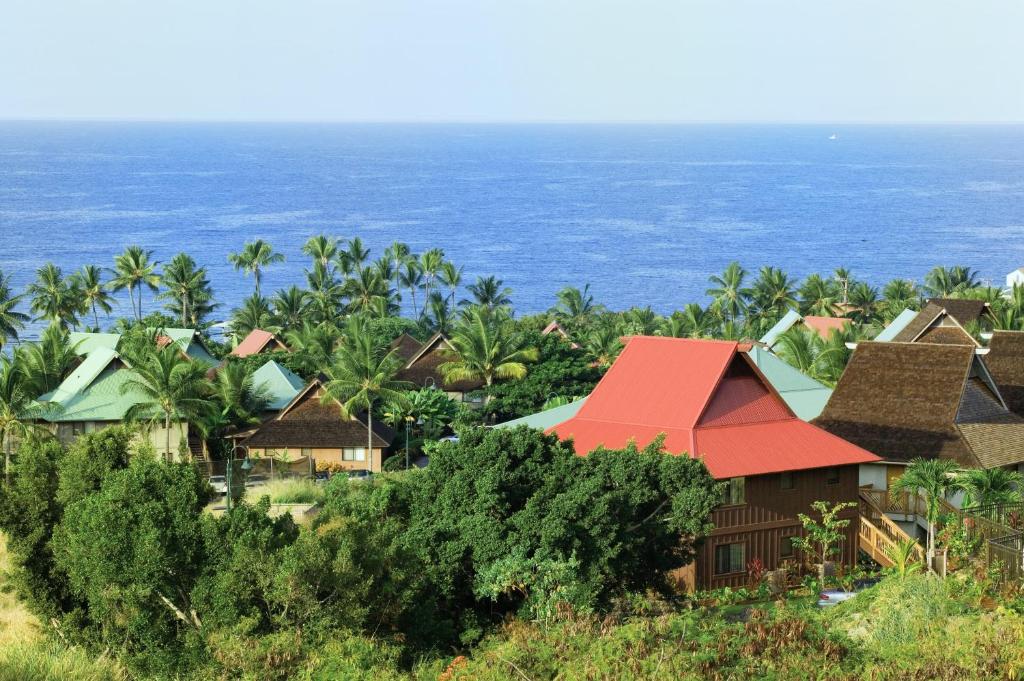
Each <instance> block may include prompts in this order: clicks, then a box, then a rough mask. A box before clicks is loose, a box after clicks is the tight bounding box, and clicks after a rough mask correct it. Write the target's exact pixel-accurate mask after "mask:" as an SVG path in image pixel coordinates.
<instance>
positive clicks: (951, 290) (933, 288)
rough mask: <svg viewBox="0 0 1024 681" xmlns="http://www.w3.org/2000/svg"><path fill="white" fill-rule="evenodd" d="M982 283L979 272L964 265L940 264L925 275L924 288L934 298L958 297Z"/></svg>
mask: <svg viewBox="0 0 1024 681" xmlns="http://www.w3.org/2000/svg"><path fill="white" fill-rule="evenodd" d="M980 285H981V282H979V281H978V273H977V272H976V271H974V270H972V269H971V268H970V267H966V266H964V265H954V266H953V267H942V266H938V267H935V268H933V269H932V270H931V271H930V272H928V274H926V275H925V277H924V290H925V292H926V293H927V294H928V296H929V297H932V298H950V297H956V296H959V295H962V294H963V293H965V292H967V291H969V290H970V289H973V288H977V287H978V286H980Z"/></svg>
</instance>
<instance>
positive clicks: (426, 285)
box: [420, 248, 444, 298]
mask: <svg viewBox="0 0 1024 681" xmlns="http://www.w3.org/2000/svg"><path fill="white" fill-rule="evenodd" d="M442 267H444V251H442V250H441V249H440V248H431V249H430V250H429V251H424V252H423V253H421V254H420V269H421V270H422V271H423V297H424V298H429V297H430V293H431V292H432V291H433V290H434V282H435V281H436V280H437V276H438V274H440V272H441V268H442Z"/></svg>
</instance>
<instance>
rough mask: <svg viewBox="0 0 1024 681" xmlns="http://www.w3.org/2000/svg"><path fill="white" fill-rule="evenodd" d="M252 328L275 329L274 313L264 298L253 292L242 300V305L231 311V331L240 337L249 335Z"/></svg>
mask: <svg viewBox="0 0 1024 681" xmlns="http://www.w3.org/2000/svg"><path fill="white" fill-rule="evenodd" d="M253 329H263V330H264V331H277V330H278V328H277V327H276V326H275V324H274V313H273V312H272V311H271V310H270V304H269V303H268V302H267V299H266V298H261V297H260V295H259V294H258V293H254V294H252V295H251V296H249V297H248V298H246V299H245V300H243V301H242V306H241V307H238V308H235V309H234V310H232V311H231V333H233V334H235V335H236V336H238V337H240V338H244V337H245V336H247V335H249V332H251V331H252V330H253Z"/></svg>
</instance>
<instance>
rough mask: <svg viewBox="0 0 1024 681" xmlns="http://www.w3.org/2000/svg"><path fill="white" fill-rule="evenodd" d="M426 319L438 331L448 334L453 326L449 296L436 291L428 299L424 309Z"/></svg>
mask: <svg viewBox="0 0 1024 681" xmlns="http://www.w3.org/2000/svg"><path fill="white" fill-rule="evenodd" d="M424 313H425V314H424V321H426V323H427V324H428V325H429V326H430V327H431V328H432V329H433V330H434V331H435V332H437V333H443V334H444V335H446V336H447V335H448V332H449V331H451V326H452V310H451V307H450V306H449V305H448V298H446V297H444V296H442V295H441V293H440V292H439V291H434V292H433V293H431V294H430V298H428V299H427V304H426V309H425V310H424Z"/></svg>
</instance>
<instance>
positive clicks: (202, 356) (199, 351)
mask: <svg viewBox="0 0 1024 681" xmlns="http://www.w3.org/2000/svg"><path fill="white" fill-rule="evenodd" d="M153 331H156V332H157V333H160V334H161V335H164V336H167V337H168V338H170V339H171V342H172V343H174V344H175V345H177V346H178V347H180V348H181V349H182V350H183V351H184V352H185V354H186V355H188V356H189V357H191V358H192V359H194V360H198V361H200V362H203V363H205V364H208V365H209V366H211V367H212V366H217V360H216V359H214V357H213V355H211V354H210V352H209V351H208V350H207V349H206V347H205V346H204V345H203V342H202V339H201V337H200V336H199V334H198V332H197V331H196V330H195V329H179V328H175V327H168V328H164V329H153Z"/></svg>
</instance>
